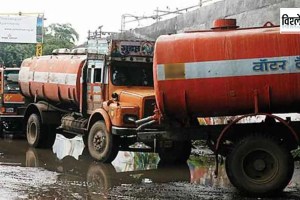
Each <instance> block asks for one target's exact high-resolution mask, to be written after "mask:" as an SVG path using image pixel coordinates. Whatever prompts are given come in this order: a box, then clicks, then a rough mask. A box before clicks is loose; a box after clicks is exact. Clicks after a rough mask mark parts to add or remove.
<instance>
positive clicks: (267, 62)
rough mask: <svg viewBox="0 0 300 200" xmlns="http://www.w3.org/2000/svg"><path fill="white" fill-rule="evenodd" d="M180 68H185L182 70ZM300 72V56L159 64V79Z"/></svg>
mask: <svg viewBox="0 0 300 200" xmlns="http://www.w3.org/2000/svg"><path fill="white" fill-rule="evenodd" d="M178 68H183V69H182V70H181V71H180V70H178ZM287 73H300V56H284V57H270V58H254V59H239V60H222V61H208V62H191V63H176V64H159V65H158V66H157V78H158V80H159V81H160V80H171V79H195V78H220V77H236V76H255V75H271V74H287Z"/></svg>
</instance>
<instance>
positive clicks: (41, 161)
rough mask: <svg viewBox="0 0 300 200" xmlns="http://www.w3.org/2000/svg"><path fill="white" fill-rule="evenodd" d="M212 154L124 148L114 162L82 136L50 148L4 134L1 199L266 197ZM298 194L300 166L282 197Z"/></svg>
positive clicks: (0, 161) (58, 140)
mask: <svg viewBox="0 0 300 200" xmlns="http://www.w3.org/2000/svg"><path fill="white" fill-rule="evenodd" d="M213 170H214V159H213V157H212V156H208V155H205V156H197V157H195V156H191V158H190V159H189V161H188V163H187V164H186V165H183V166H161V164H160V163H159V159H158V157H157V155H156V154H154V153H133V152H120V153H119V155H118V157H117V158H116V159H115V160H114V162H113V163H112V164H101V163H96V162H94V161H92V160H91V159H90V157H89V156H88V154H87V152H86V150H85V149H84V144H83V142H82V140H81V138H80V137H76V138H74V139H72V140H69V139H65V138H64V137H63V136H61V135H57V138H56V141H55V144H54V146H53V148H52V149H48V150H45V149H33V148H29V147H28V145H27V143H26V140H24V139H0V199H1V200H2V199H5V200H6V199H42V200H44V199H57V200H58V199H267V198H247V197H244V196H242V195H241V194H239V192H238V191H236V189H235V188H234V187H233V186H232V185H231V184H230V182H229V181H228V179H227V176H226V173H225V170H224V167H223V166H221V168H220V171H219V176H218V178H214V176H213ZM270 199H300V165H299V163H298V162H297V163H296V170H295V174H294V176H293V179H292V181H291V183H290V184H289V186H288V187H287V188H286V189H285V191H284V192H283V194H282V195H281V196H280V197H276V198H274V197H273V198H270Z"/></svg>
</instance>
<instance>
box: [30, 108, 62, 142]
mask: <svg viewBox="0 0 300 200" xmlns="http://www.w3.org/2000/svg"><path fill="white" fill-rule="evenodd" d="M55 135H56V129H55V127H54V126H49V127H47V129H46V128H45V126H44V125H43V124H42V121H41V118H40V116H39V115H37V114H35V113H33V114H31V115H30V116H29V118H28V120H27V129H26V138H27V142H28V144H29V146H31V147H36V148H49V147H52V145H53V143H54V141H55Z"/></svg>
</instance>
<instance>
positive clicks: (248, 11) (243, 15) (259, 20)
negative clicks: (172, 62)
mask: <svg viewBox="0 0 300 200" xmlns="http://www.w3.org/2000/svg"><path fill="white" fill-rule="evenodd" d="M294 7H300V0H223V1H219V2H216V3H214V4H211V5H208V6H204V7H200V8H199V9H197V10H194V11H191V12H188V13H186V14H182V15H178V16H177V17H175V18H172V19H168V20H165V21H160V22H157V23H154V24H152V25H150V26H147V27H143V28H137V29H134V30H131V31H127V32H125V33H123V34H121V35H119V37H121V38H127V39H133V38H141V39H153V40H155V39H156V38H157V37H158V36H160V35H165V34H172V33H179V32H183V31H187V30H201V29H210V28H211V26H212V23H213V21H214V20H215V19H218V18H236V19H237V25H238V26H240V27H255V26H263V25H264V24H265V23H266V22H267V21H270V22H272V23H273V24H277V25H278V24H279V21H280V19H279V13H280V8H294Z"/></svg>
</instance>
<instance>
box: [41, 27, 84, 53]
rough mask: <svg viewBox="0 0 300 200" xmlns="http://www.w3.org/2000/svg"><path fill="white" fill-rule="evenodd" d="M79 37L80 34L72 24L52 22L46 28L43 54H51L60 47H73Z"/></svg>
mask: <svg viewBox="0 0 300 200" xmlns="http://www.w3.org/2000/svg"><path fill="white" fill-rule="evenodd" d="M78 39H79V35H78V33H77V32H76V31H75V29H74V28H73V27H72V25H71V24H69V23H67V24H59V23H55V24H50V25H49V26H48V27H46V28H45V35H44V45H43V54H44V55H49V54H51V53H52V51H53V50H54V49H59V48H68V49H72V48H74V47H75V44H74V43H75V42H76V41H77V40H78Z"/></svg>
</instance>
